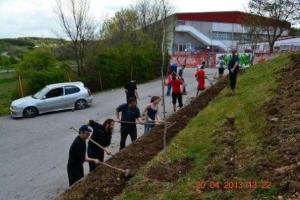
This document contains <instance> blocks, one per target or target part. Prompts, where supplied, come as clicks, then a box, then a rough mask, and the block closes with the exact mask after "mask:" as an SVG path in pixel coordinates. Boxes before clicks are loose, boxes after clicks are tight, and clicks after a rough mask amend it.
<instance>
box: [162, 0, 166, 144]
mask: <svg viewBox="0 0 300 200" xmlns="http://www.w3.org/2000/svg"><path fill="white" fill-rule="evenodd" d="M160 1H161V2H160V3H161V6H162V9H163V13H162V20H161V26H162V40H161V54H162V62H161V87H162V106H163V119H164V133H163V147H164V148H165V147H166V145H167V122H166V103H165V75H164V66H165V54H166V42H165V41H166V26H167V25H166V18H167V7H166V3H165V0H160Z"/></svg>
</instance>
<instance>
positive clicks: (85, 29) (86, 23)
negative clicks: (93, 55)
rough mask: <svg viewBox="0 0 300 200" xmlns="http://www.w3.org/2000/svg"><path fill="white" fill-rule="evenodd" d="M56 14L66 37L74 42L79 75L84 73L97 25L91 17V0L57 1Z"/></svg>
mask: <svg viewBox="0 0 300 200" xmlns="http://www.w3.org/2000/svg"><path fill="white" fill-rule="evenodd" d="M55 13H56V15H57V18H58V22H59V25H60V26H61V29H62V31H63V32H64V35H65V36H66V37H67V38H68V39H70V40H71V41H72V47H73V51H74V57H75V60H76V65H77V72H78V75H79V76H81V75H82V73H83V72H84V67H85V57H86V50H87V45H88V42H89V41H91V40H94V37H95V30H96V28H95V23H94V21H93V20H92V18H91V17H90V4H89V0H67V5H66V6H65V7H64V6H63V4H62V1H61V0H56V9H55Z"/></svg>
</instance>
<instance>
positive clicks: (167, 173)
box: [146, 159, 192, 182]
mask: <svg viewBox="0 0 300 200" xmlns="http://www.w3.org/2000/svg"><path fill="white" fill-rule="evenodd" d="M191 168H192V160H189V159H183V160H181V161H175V162H172V163H160V164H159V165H158V166H155V167H151V168H150V169H149V170H148V172H147V174H146V177H147V178H150V179H155V180H158V181H161V182H174V181H176V180H177V179H178V178H179V176H183V175H185V174H187V173H188V172H189V171H190V170H191Z"/></svg>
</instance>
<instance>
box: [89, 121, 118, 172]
mask: <svg viewBox="0 0 300 200" xmlns="http://www.w3.org/2000/svg"><path fill="white" fill-rule="evenodd" d="M88 125H89V126H91V127H92V128H93V134H92V136H91V139H92V140H94V141H95V142H97V143H98V144H100V145H101V146H102V147H104V148H105V150H103V149H101V148H100V147H99V146H97V145H96V144H94V143H93V142H91V141H89V142H88V156H89V157H90V158H96V159H99V160H100V161H101V162H103V161H104V151H105V152H106V153H107V154H108V155H111V151H110V149H108V148H107V147H108V146H109V145H110V143H111V136H112V132H113V128H114V120H113V119H107V120H105V121H104V123H103V125H101V124H99V123H97V122H95V121H93V120H89V121H88ZM89 166H90V172H91V171H94V170H95V169H96V167H97V165H95V164H94V163H92V162H90V163H89Z"/></svg>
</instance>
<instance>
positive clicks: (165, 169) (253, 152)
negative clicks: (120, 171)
mask: <svg viewBox="0 0 300 200" xmlns="http://www.w3.org/2000/svg"><path fill="white" fill-rule="evenodd" d="M289 63H290V60H289V57H288V56H287V55H284V56H280V57H277V58H275V59H274V60H272V61H269V62H266V63H264V64H262V65H256V66H254V67H253V68H251V69H249V70H247V72H245V73H244V74H242V75H240V76H239V78H238V85H237V91H236V93H237V94H236V95H235V96H231V95H230V93H229V90H228V89H225V90H223V91H222V92H221V93H220V94H219V96H218V97H217V98H216V99H214V100H213V101H212V102H211V103H210V104H209V106H208V107H207V108H206V109H204V110H203V111H202V112H200V113H199V114H198V115H197V117H195V118H194V119H193V120H192V121H190V123H189V124H188V126H187V127H186V128H185V129H184V130H182V131H181V132H180V133H179V134H178V135H177V136H176V138H175V139H174V140H173V141H172V142H171V143H170V145H168V147H167V148H166V150H165V151H162V152H161V153H160V154H159V155H158V156H156V157H155V158H154V159H153V160H152V161H151V162H149V163H148V164H147V165H146V166H145V167H144V168H143V169H142V170H140V171H139V172H138V174H137V175H136V176H135V177H134V178H133V179H132V180H131V182H130V183H129V186H128V187H127V188H126V189H125V190H124V192H123V193H122V195H121V196H119V197H117V198H116V199H118V200H124V199H127V200H139V199H170V200H171V199H172V200H182V199H260V200H261V199H275V195H276V194H277V193H278V192H279V191H278V188H277V187H276V186H275V185H274V184H273V183H272V182H270V179H268V178H266V177H263V176H261V174H260V167H261V166H262V165H261V163H262V162H263V161H264V160H265V159H268V160H271V161H272V160H276V159H277V157H278V155H276V153H272V154H264V148H265V147H264V145H263V144H264V140H265V138H264V131H265V129H266V126H267V120H266V116H265V114H264V113H263V112H261V111H260V108H261V107H262V106H263V105H264V104H265V103H267V102H268V101H270V100H271V99H272V98H273V97H274V95H275V93H274V89H275V88H276V87H277V86H278V82H277V81H276V80H277V78H278V76H279V74H278V73H277V72H278V71H279V70H280V69H282V68H283V67H285V66H287V65H288V64H289ZM275 152H276V151H275ZM266 156H267V157H266ZM178 169H179V170H178ZM176 170H177V171H176ZM178 174H182V175H181V176H179V177H177V176H178ZM270 178H271V177H270ZM203 183H205V185H204V186H205V187H204V188H203ZM209 184H211V185H209ZM218 184H219V186H218ZM226 186H227V187H226Z"/></svg>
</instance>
